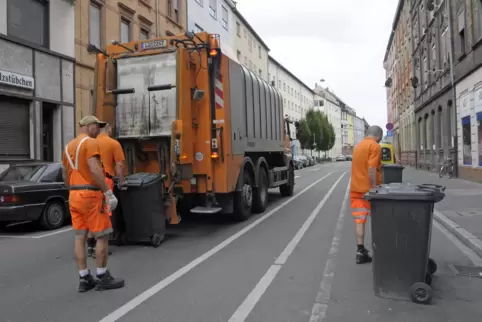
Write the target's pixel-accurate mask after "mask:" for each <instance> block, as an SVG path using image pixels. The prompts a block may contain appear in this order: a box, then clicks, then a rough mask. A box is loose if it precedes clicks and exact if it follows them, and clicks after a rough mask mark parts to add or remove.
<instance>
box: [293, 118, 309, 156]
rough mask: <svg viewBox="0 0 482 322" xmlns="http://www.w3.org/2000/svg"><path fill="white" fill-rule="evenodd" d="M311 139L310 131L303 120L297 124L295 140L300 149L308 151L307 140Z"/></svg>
mask: <svg viewBox="0 0 482 322" xmlns="http://www.w3.org/2000/svg"><path fill="white" fill-rule="evenodd" d="M310 137H311V130H310V127H309V126H308V123H307V122H306V120H305V119H303V120H301V121H300V122H299V124H298V128H297V132H296V138H297V139H298V141H300V145H301V149H302V150H304V149H309V148H310V147H309V145H308V144H309V140H310Z"/></svg>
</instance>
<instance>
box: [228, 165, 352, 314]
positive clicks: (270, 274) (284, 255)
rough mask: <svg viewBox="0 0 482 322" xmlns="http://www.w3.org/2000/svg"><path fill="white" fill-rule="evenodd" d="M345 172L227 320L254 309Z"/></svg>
mask: <svg viewBox="0 0 482 322" xmlns="http://www.w3.org/2000/svg"><path fill="white" fill-rule="evenodd" d="M345 174H346V172H343V174H342V175H341V176H340V177H339V178H338V180H337V181H336V182H335V183H334V184H333V186H332V187H331V188H330V190H328V192H327V193H326V195H325V197H324V198H323V199H322V200H321V201H320V203H319V204H318V205H317V206H316V208H315V209H314V210H313V211H312V212H311V214H310V216H309V217H308V219H307V220H306V221H305V222H304V224H303V226H301V228H300V229H299V230H298V232H297V233H296V235H295V236H294V237H293V239H292V240H291V241H290V242H289V244H288V245H287V246H286V248H285V249H284V250H283V251H282V252H281V254H280V255H279V256H278V258H277V259H276V260H275V262H274V264H273V265H271V267H270V268H269V269H268V271H267V272H266V274H264V276H263V277H262V278H261V280H260V281H259V282H258V284H257V285H256V286H255V287H254V289H253V290H252V291H251V293H249V295H248V297H246V299H245V300H244V302H243V303H242V304H241V305H240V306H239V307H238V309H237V310H236V312H234V314H233V315H232V316H231V318H230V319H229V320H228V322H244V321H245V320H246V318H247V317H248V316H249V314H250V313H251V311H252V310H253V309H254V307H255V306H256V304H257V303H258V302H259V300H260V298H261V296H263V294H264V292H266V290H267V289H268V287H269V286H270V284H271V282H273V280H274V278H275V277H276V275H277V274H278V272H279V271H280V269H281V267H282V265H283V264H285V263H286V260H287V259H288V257H289V256H290V255H291V254H292V253H293V250H294V249H295V247H296V246H297V245H298V244H299V242H300V241H301V239H302V238H303V236H304V235H305V233H306V231H307V230H308V228H310V226H311V224H312V223H313V221H314V220H315V218H316V216H318V213H319V212H320V210H321V208H323V206H324V205H325V203H326V201H327V200H328V198H330V196H331V194H332V193H333V191H334V190H335V188H336V186H337V185H338V183H339V182H340V181H341V179H343V177H344V176H345Z"/></svg>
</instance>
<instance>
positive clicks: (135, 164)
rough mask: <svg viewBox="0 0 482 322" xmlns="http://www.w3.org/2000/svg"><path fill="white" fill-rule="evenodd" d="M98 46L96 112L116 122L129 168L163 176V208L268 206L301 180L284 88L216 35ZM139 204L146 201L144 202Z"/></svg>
mask: <svg viewBox="0 0 482 322" xmlns="http://www.w3.org/2000/svg"><path fill="white" fill-rule="evenodd" d="M88 51H89V52H90V53H91V54H95V55H96V77H95V91H94V101H95V114H96V115H97V117H98V118H100V119H102V120H104V121H106V122H109V123H111V124H113V127H114V133H115V137H116V139H117V140H118V141H119V142H120V143H121V145H122V147H123V149H124V151H125V155H126V163H127V167H126V168H127V171H128V174H134V173H139V172H147V173H157V174H160V175H161V176H162V177H163V178H164V192H163V196H162V200H163V202H164V210H165V211H164V214H165V216H166V220H167V222H168V223H170V224H176V223H178V222H179V220H180V214H182V213H185V212H190V213H194V214H214V213H223V214H232V215H234V216H235V218H237V219H238V220H246V219H247V218H249V216H250V215H251V213H259V212H263V211H264V210H265V209H266V207H267V204H268V189H270V188H279V191H280V193H281V195H282V196H291V195H292V194H293V189H294V185H295V176H294V166H293V161H292V155H291V150H290V140H291V138H290V134H289V131H287V129H288V126H289V121H288V120H286V119H285V117H284V114H283V99H282V96H281V94H280V92H279V91H278V90H277V89H276V88H274V87H272V86H271V85H270V84H268V83H267V82H266V81H264V80H262V79H261V78H260V77H259V76H257V75H255V74H254V73H253V72H251V71H250V70H248V69H247V68H245V67H244V66H242V65H240V64H239V63H238V62H237V61H236V59H235V58H230V57H228V56H226V55H225V54H224V53H223V52H222V51H221V48H220V39H219V36H218V35H214V34H208V33H205V32H202V33H198V34H194V33H191V32H186V33H185V34H183V35H179V36H168V37H165V38H159V39H150V40H143V41H133V42H129V43H119V42H116V41H113V42H112V44H110V45H109V46H107V48H106V49H105V50H101V49H99V48H96V47H95V46H93V45H90V46H89V48H88ZM139 206H140V207H141V206H142V205H139Z"/></svg>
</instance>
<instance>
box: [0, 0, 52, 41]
mask: <svg viewBox="0 0 482 322" xmlns="http://www.w3.org/2000/svg"><path fill="white" fill-rule="evenodd" d="M48 12H49V4H48V1H46V0H15V1H7V34H8V35H9V36H13V37H17V38H20V39H23V40H26V41H28V42H31V43H33V44H37V45H40V46H42V47H45V48H48V47H49V41H48V35H49V14H48Z"/></svg>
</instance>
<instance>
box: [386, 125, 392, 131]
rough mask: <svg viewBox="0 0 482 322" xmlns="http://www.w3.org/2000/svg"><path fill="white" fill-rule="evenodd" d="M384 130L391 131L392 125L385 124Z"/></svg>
mask: <svg viewBox="0 0 482 322" xmlns="http://www.w3.org/2000/svg"><path fill="white" fill-rule="evenodd" d="M385 128H386V129H387V130H389V131H391V130H393V123H387V125H385Z"/></svg>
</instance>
